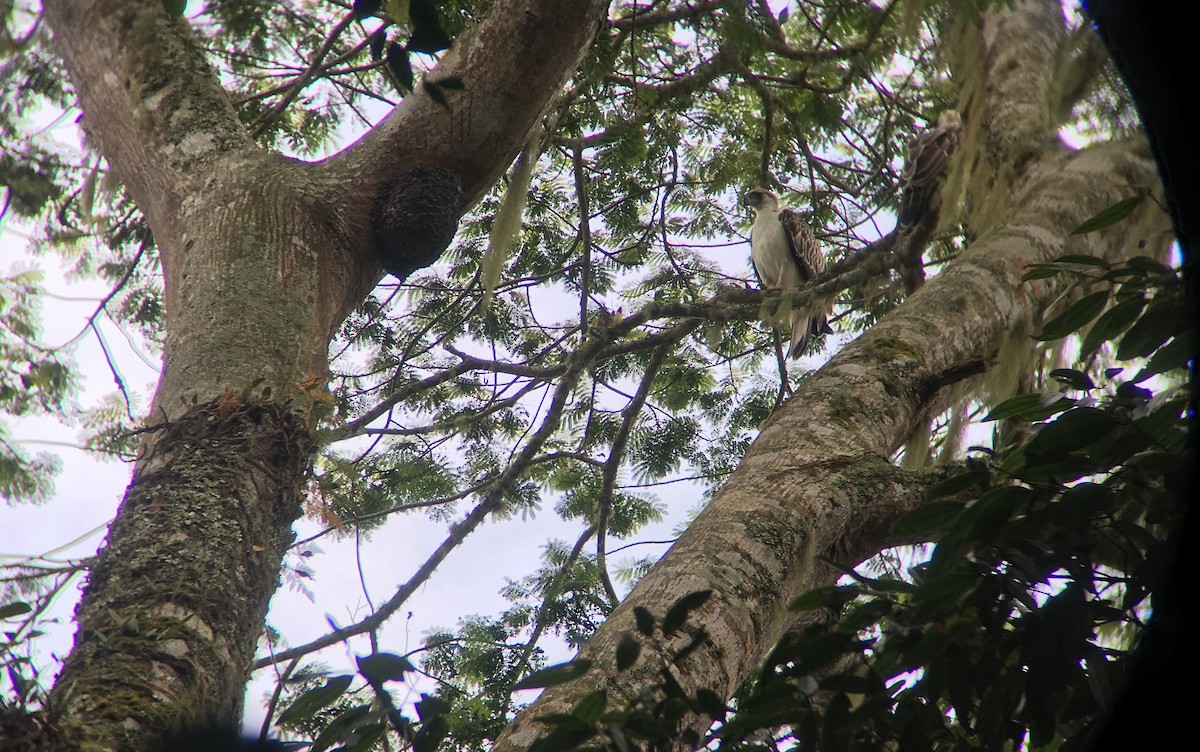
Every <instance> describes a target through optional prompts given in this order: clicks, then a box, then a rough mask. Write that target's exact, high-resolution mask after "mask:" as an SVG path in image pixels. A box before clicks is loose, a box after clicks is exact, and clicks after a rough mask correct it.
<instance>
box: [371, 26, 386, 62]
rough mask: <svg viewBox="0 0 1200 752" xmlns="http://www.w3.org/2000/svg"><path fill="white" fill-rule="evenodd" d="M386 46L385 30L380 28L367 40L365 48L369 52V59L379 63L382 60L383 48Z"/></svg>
mask: <svg viewBox="0 0 1200 752" xmlns="http://www.w3.org/2000/svg"><path fill="white" fill-rule="evenodd" d="M386 44H387V29H385V28H383V27H380V28H378V29H376V30H375V31H374V33H372V34H371V36H370V37H369V38H368V39H367V47H368V48H369V49H370V51H371V59H372V60H374V61H375V62H379V61H380V60H382V59H383V47H384V45H386Z"/></svg>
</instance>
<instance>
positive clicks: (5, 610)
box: [0, 601, 33, 619]
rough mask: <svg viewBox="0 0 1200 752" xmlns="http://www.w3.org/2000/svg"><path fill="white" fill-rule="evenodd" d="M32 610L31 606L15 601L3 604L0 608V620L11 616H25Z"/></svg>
mask: <svg viewBox="0 0 1200 752" xmlns="http://www.w3.org/2000/svg"><path fill="white" fill-rule="evenodd" d="M32 610H33V606H31V605H29V604H28V603H22V602H20V601H17V602H16V603H5V604H4V605H3V606H0V619H9V618H11V617H13V616H20V615H21V614H27V613H29V612H30V611H32Z"/></svg>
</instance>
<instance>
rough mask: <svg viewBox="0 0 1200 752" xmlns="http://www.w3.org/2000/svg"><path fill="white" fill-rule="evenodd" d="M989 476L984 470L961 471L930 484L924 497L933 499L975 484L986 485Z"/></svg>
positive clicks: (958, 491)
mask: <svg viewBox="0 0 1200 752" xmlns="http://www.w3.org/2000/svg"><path fill="white" fill-rule="evenodd" d="M990 477H991V474H990V473H988V472H987V471H986V470H972V471H971V472H966V473H961V474H959V475H955V476H953V477H950V478H946V479H945V480H943V481H941V482H939V483H935V484H933V485H932V486H930V487H929V489H928V490H927V491H925V498H926V499H929V500H930V501H933V500H935V499H940V498H943V497H945V496H954V495H955V494H957V493H960V492H962V491H966V490H967V489H969V488H975V487H976V486H986V485H987V482H988V478H990ZM914 511H917V510H914Z"/></svg>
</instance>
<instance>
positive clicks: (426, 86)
mask: <svg viewBox="0 0 1200 752" xmlns="http://www.w3.org/2000/svg"><path fill="white" fill-rule="evenodd" d="M421 88H422V89H423V90H424V91H425V93H426V94H428V95H429V98H430V99H432V100H433V101H435V102H437V103H438V104H439V105H441V106H442V107H444V108H445V109H447V110H448V109H450V102H448V101H447V100H446V93H445V92H444V91H442V87H441V86H439V85H438V84H435V83H433V82H431V81H424V80H422V81H421Z"/></svg>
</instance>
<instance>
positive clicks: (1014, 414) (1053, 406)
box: [983, 394, 1075, 422]
mask: <svg viewBox="0 0 1200 752" xmlns="http://www.w3.org/2000/svg"><path fill="white" fill-rule="evenodd" d="M1074 405H1075V400H1073V399H1071V398H1070V397H1059V398H1056V399H1054V400H1047V399H1046V398H1045V395H1043V394H1022V395H1019V396H1017V397H1011V398H1009V399H1006V400H1004V401H1003V402H1001V403H1000V404H999V405H996V406H995V407H994V408H992V409H991V411H990V412H988V414H987V415H986V416H984V419H983V420H984V421H985V422H986V421H989V420H1005V419H1007V418H1020V419H1021V420H1025V421H1038V420H1045V419H1046V418H1049V417H1050V416H1051V415H1054V414H1055V413H1061V412H1062V411H1064V410H1068V409H1070V408H1072V407H1074Z"/></svg>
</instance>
